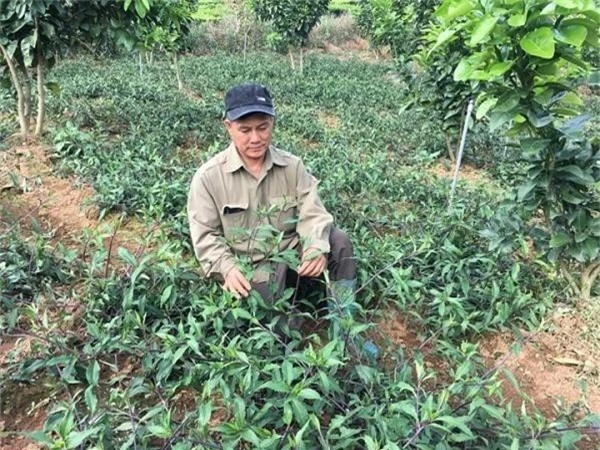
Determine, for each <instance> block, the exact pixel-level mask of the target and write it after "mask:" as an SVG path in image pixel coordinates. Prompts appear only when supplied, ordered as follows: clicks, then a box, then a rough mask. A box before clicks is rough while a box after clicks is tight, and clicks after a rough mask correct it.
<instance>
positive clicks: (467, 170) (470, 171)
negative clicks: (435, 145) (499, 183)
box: [427, 161, 493, 184]
mask: <svg viewBox="0 0 600 450" xmlns="http://www.w3.org/2000/svg"><path fill="white" fill-rule="evenodd" d="M427 171H428V172H429V173H431V174H433V175H435V176H437V177H439V178H450V179H452V178H454V165H453V164H451V163H449V162H448V163H446V164H445V163H444V162H442V161H440V162H438V163H437V164H436V165H434V166H433V167H430V168H428V169H427ZM458 179H459V181H460V180H466V181H467V182H468V183H472V184H490V183H493V181H492V180H491V179H490V177H489V176H488V175H487V174H486V173H485V171H483V170H479V169H476V168H474V167H471V166H467V165H463V166H461V168H460V173H459V178H458Z"/></svg>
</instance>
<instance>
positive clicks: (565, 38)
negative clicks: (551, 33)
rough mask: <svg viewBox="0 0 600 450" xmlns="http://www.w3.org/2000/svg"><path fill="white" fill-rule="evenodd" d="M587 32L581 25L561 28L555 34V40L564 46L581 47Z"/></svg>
mask: <svg viewBox="0 0 600 450" xmlns="http://www.w3.org/2000/svg"><path fill="white" fill-rule="evenodd" d="M587 33H588V30H587V28H586V27H584V26H583V25H569V26H561V27H560V28H559V29H558V31H557V32H556V40H558V41H560V42H564V43H565V44H569V45H574V46H575V47H581V44H583V43H584V42H585V38H586V37H587Z"/></svg>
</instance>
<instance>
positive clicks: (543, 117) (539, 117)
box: [527, 109, 554, 128]
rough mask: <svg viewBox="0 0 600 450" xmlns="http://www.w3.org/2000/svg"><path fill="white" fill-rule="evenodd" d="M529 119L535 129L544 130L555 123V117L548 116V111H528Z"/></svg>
mask: <svg viewBox="0 0 600 450" xmlns="http://www.w3.org/2000/svg"><path fill="white" fill-rule="evenodd" d="M527 119H529V123H531V125H533V126H534V127H535V128H542V127H545V126H546V125H550V124H551V123H552V122H553V121H554V116H553V115H552V114H547V113H546V111H534V110H531V109H530V110H528V111H527Z"/></svg>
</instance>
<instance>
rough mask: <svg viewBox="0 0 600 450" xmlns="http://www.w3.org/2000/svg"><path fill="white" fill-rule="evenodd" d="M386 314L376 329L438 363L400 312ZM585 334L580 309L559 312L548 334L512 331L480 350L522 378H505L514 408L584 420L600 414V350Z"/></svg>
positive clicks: (596, 443)
mask: <svg viewBox="0 0 600 450" xmlns="http://www.w3.org/2000/svg"><path fill="white" fill-rule="evenodd" d="M383 316H384V317H385V318H386V319H384V320H381V321H380V322H379V323H378V324H377V329H378V330H379V331H380V332H381V333H382V334H383V335H385V336H387V337H388V338H389V339H390V341H391V342H392V343H394V344H396V345H398V346H400V347H402V348H406V349H407V350H408V349H415V348H419V349H420V351H421V352H422V353H423V355H424V360H425V364H426V365H430V366H431V365H434V366H438V365H439V362H438V361H436V359H435V357H432V355H429V350H430V349H431V348H432V345H431V343H430V342H426V341H424V340H423V336H421V333H420V330H419V329H418V328H416V327H415V326H414V325H412V324H411V323H410V322H409V320H407V318H406V317H403V316H402V314H401V313H400V312H398V311H395V310H389V311H386V312H385V314H384V315H383ZM586 331H587V324H586V321H585V320H584V319H583V318H582V316H581V313H580V311H578V310H577V309H575V308H557V312H556V313H555V314H554V316H553V317H551V318H550V323H549V324H548V325H547V327H545V329H544V330H543V331H540V332H536V333H529V332H526V331H524V330H521V336H520V337H517V336H515V335H514V334H512V333H510V332H505V333H501V334H494V335H490V336H484V337H483V338H482V339H481V340H480V341H479V346H480V350H481V355H482V357H483V359H484V362H485V364H486V366H487V367H488V368H490V369H491V368H494V367H498V368H501V369H502V370H508V371H509V372H510V373H511V374H512V375H514V378H515V379H516V380H517V383H518V388H516V387H515V386H513V384H512V383H511V381H510V380H509V378H508V377H507V376H505V375H503V374H501V375H500V376H501V379H502V386H503V396H504V401H505V402H511V403H512V406H513V407H514V408H521V405H522V404H523V403H524V404H525V406H526V407H528V408H531V407H532V406H535V407H536V408H538V409H539V410H540V411H541V412H542V414H543V415H544V416H545V417H547V418H549V419H551V420H553V419H556V418H557V417H558V416H559V415H570V416H571V417H573V416H574V417H580V415H581V413H585V412H588V411H589V412H592V413H594V414H600V371H599V370H600V367H599V364H600V352H599V351H598V348H597V346H596V345H594V343H593V342H591V341H590V339H588V337H587V334H586ZM408 356H409V357H410V353H409V355H408ZM440 372H443V371H440ZM501 372H502V371H501ZM579 448H582V449H598V448H600V436H599V437H586V438H584V439H583V440H582V441H581V443H580V447H579Z"/></svg>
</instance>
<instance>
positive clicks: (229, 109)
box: [225, 83, 275, 120]
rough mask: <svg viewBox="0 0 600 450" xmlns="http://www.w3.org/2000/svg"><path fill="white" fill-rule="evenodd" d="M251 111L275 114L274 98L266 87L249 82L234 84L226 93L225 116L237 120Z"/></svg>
mask: <svg viewBox="0 0 600 450" xmlns="http://www.w3.org/2000/svg"><path fill="white" fill-rule="evenodd" d="M251 113H263V114H268V115H269V116H275V108H274V107H273V99H272V98H271V94H270V93H269V91H268V90H267V88H266V87H264V86H262V85H260V84H256V83H247V84H240V85H237V86H233V87H232V88H231V89H229V90H228V91H227V93H226V94H225V118H227V119H229V120H237V119H239V118H240V117H243V116H246V115H248V114H251Z"/></svg>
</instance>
